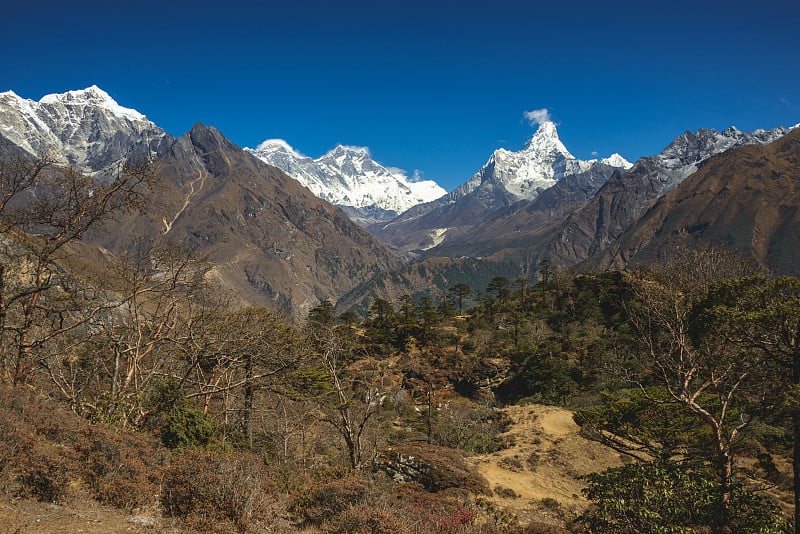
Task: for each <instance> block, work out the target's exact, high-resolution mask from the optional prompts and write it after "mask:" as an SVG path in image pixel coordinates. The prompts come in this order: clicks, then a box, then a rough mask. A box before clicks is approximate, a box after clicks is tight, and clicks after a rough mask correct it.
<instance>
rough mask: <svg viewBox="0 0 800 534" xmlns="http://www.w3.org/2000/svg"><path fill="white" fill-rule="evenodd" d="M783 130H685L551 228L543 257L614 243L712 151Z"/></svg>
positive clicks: (758, 141) (590, 253)
mask: <svg viewBox="0 0 800 534" xmlns="http://www.w3.org/2000/svg"><path fill="white" fill-rule="evenodd" d="M788 131H789V130H788V129H786V128H780V127H779V128H775V129H773V130H756V131H754V132H742V131H740V130H738V129H736V128H728V129H726V130H724V131H722V132H717V131H716V130H705V129H701V130H698V131H697V132H695V133H690V132H685V133H684V134H682V135H681V136H679V137H678V138H676V139H675V140H674V141H673V142H672V143H670V145H669V146H668V147H667V148H665V149H664V151H663V152H661V153H660V154H658V155H657V156H651V157H646V158H642V159H640V160H639V161H637V162H636V164H635V165H634V166H633V168H632V169H630V170H629V171H626V172H618V173H615V174H614V175H613V176H612V177H611V178H609V180H608V182H607V183H606V184H605V185H603V187H601V188H600V190H599V191H598V192H597V194H596V195H595V196H594V197H593V198H592V199H591V200H590V201H589V202H587V203H586V205H585V206H583V207H581V208H580V209H578V210H577V211H576V212H575V213H573V214H572V215H571V216H570V217H569V218H568V219H567V220H566V221H565V222H564V223H563V224H561V225H560V226H559V227H558V228H557V229H556V230H555V232H554V235H553V237H552V239H551V240H550V242H549V244H548V245H547V251H546V255H547V256H548V257H549V258H550V259H551V260H552V261H553V262H554V263H556V264H559V265H574V264H576V263H579V262H581V261H584V260H586V259H589V258H592V257H594V256H595V255H597V254H599V253H600V252H601V251H603V250H605V249H606V248H607V247H608V246H610V245H611V244H612V243H614V242H615V241H616V240H617V239H618V238H619V237H620V236H621V235H622V233H623V232H624V231H625V230H626V229H627V228H628V227H629V226H630V225H631V224H633V222H634V221H635V220H636V218H637V217H639V216H640V215H641V214H642V213H644V211H645V210H646V209H647V208H649V207H650V206H651V205H652V204H653V202H655V200H656V199H657V198H659V197H660V196H661V195H663V194H664V193H666V192H668V191H670V190H672V189H674V188H675V187H677V186H678V184H680V183H681V182H682V181H683V180H685V179H686V177H688V176H689V175H691V174H692V173H694V172H695V171H697V169H698V168H699V167H700V166H701V165H702V163H703V162H704V161H705V160H707V159H708V158H709V157H711V156H712V155H715V154H719V153H722V152H724V151H726V150H728V149H730V148H734V147H737V146H743V145H763V144H765V143H769V142H771V141H774V140H776V139H778V138H780V137H782V136H784V135H786V133H788Z"/></svg>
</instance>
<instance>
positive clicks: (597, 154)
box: [592, 150, 600, 157]
mask: <svg viewBox="0 0 800 534" xmlns="http://www.w3.org/2000/svg"><path fill="white" fill-rule="evenodd" d="M599 155H600V153H599V152H598V151H597V150H592V156H595V157H597V156H599Z"/></svg>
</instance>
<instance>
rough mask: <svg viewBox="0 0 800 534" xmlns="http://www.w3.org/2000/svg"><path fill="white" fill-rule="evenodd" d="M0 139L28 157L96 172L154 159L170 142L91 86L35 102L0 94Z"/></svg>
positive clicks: (139, 117)
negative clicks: (43, 157)
mask: <svg viewBox="0 0 800 534" xmlns="http://www.w3.org/2000/svg"><path fill="white" fill-rule="evenodd" d="M0 135H2V136H3V137H5V138H6V139H7V140H8V141H10V142H11V143H13V144H14V145H16V146H18V147H20V148H21V149H23V150H25V151H26V152H27V153H29V154H31V155H34V156H41V155H43V154H45V153H48V154H50V155H52V156H55V157H56V158H57V159H58V160H59V161H60V162H61V163H64V164H68V165H71V166H73V167H75V168H77V169H79V170H81V171H84V172H96V171H100V170H103V169H107V168H109V167H111V166H113V165H116V164H118V163H121V162H123V161H126V160H128V159H130V158H134V159H154V158H155V157H156V156H157V155H158V154H159V153H161V152H162V151H163V150H165V149H166V148H167V147H168V146H169V144H170V143H171V142H172V138H171V136H170V135H169V134H167V133H166V132H165V131H164V130H162V129H161V128H159V127H158V126H156V125H155V124H153V123H152V122H150V121H149V120H147V118H146V117H145V116H144V115H142V114H141V113H139V112H138V111H136V110H133V109H129V108H125V107H122V106H120V105H119V104H117V103H116V102H115V101H114V99H112V98H111V97H110V96H109V95H108V93H106V92H105V91H103V90H102V89H100V88H99V87H97V86H94V85H93V86H91V87H88V88H86V89H83V90H80V91H69V92H67V93H62V94H51V95H45V96H44V97H42V98H41V99H40V100H39V101H38V102H36V101H34V100H30V99H25V98H21V97H19V96H17V95H16V94H15V93H14V92H12V91H7V92H5V93H0Z"/></svg>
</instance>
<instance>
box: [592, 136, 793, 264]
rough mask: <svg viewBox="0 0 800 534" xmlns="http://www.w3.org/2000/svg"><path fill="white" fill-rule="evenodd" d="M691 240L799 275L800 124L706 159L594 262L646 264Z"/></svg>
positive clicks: (687, 243) (685, 244)
mask: <svg viewBox="0 0 800 534" xmlns="http://www.w3.org/2000/svg"><path fill="white" fill-rule="evenodd" d="M695 241H707V242H712V243H718V244H721V245H725V246H728V247H731V248H734V249H737V250H740V251H742V252H744V253H746V254H748V255H752V256H753V257H754V258H756V259H757V260H758V261H760V262H762V263H763V264H765V265H767V266H768V267H769V268H771V269H772V270H773V271H774V272H776V273H778V274H792V275H799V274H800V129H795V130H794V131H792V132H791V133H789V134H788V135H786V136H785V137H782V138H780V139H778V140H777V141H775V142H773V143H771V144H769V145H764V146H744V147H740V148H736V149H733V150H730V151H728V152H725V153H723V154H720V155H718V156H715V157H712V158H710V159H709V160H708V161H706V162H705V163H704V164H703V165H702V166H701V167H700V169H699V170H698V171H697V172H696V173H695V174H693V175H692V176H690V177H689V178H687V179H686V180H685V181H683V182H682V183H681V184H680V185H679V186H678V187H677V188H676V189H674V190H673V191H670V192H669V193H667V194H665V195H664V196H662V197H661V198H660V199H659V200H658V202H657V203H656V204H655V205H654V206H653V207H652V208H651V209H650V210H648V211H647V213H645V214H644V215H643V216H642V217H641V218H640V219H639V220H638V221H637V222H636V223H635V224H634V225H633V226H632V227H631V228H630V229H628V230H627V231H626V232H625V233H624V234H623V235H622V237H621V238H620V239H619V240H618V241H617V242H616V243H615V244H613V245H612V246H611V247H609V248H608V249H607V250H606V251H605V252H604V253H603V254H602V255H600V257H599V259H598V264H599V266H600V267H622V266H625V265H629V264H631V263H646V262H648V261H651V260H653V259H655V258H657V257H659V256H660V255H661V254H664V253H667V252H668V251H670V250H673V249H675V248H676V247H683V246H687V245H689V244H691V243H692V242H695Z"/></svg>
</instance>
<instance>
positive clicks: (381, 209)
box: [245, 139, 447, 224]
mask: <svg viewBox="0 0 800 534" xmlns="http://www.w3.org/2000/svg"><path fill="white" fill-rule="evenodd" d="M245 150H247V151H249V152H250V153H252V154H253V155H255V156H256V157H257V158H259V159H261V160H262V161H264V162H266V163H268V164H270V165H273V166H275V167H278V168H279V169H281V170H283V171H284V172H286V173H287V174H289V175H290V176H292V177H293V178H295V179H296V180H297V181H299V182H300V183H301V184H303V185H304V186H306V187H307V188H308V189H310V190H311V191H312V192H313V193H314V194H315V195H317V196H318V197H320V198H322V199H323V200H327V201H328V202H330V203H331V204H336V205H337V206H340V207H342V208H344V209H345V211H347V212H348V214H349V215H350V216H351V218H353V219H354V220H355V221H356V222H361V223H365V224H368V223H371V222H376V221H380V220H388V219H391V218H393V217H395V216H397V215H398V214H400V213H402V212H403V211H405V210H407V209H409V208H410V207H412V206H415V205H417V204H420V203H423V202H429V201H432V200H435V199H437V198H439V197H441V196H443V195H445V194H446V193H447V192H446V191H445V190H444V189H442V188H441V187H440V186H439V185H438V184H436V182H434V181H432V180H415V179H409V178H408V177H407V176H406V175H405V173H404V172H403V171H402V170H400V169H397V168H395V167H388V168H387V167H384V166H383V165H381V164H380V163H378V162H376V161H375V160H373V159H372V156H371V154H370V151H369V149H368V148H367V147H362V146H351V145H337V146H335V147H334V148H333V149H331V150H330V151H328V152H327V153H325V154H323V155H322V156H320V157H319V158H316V159H311V158H309V157H305V156H302V155H300V154H299V152H297V151H296V150H294V149H293V148H292V147H291V146H289V144H288V143H286V142H281V141H280V140H278V141H276V140H274V139H273V140H267V141H265V142H263V143H261V144H260V145H259V146H258V147H257V148H256V149H249V148H247V149H245Z"/></svg>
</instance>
